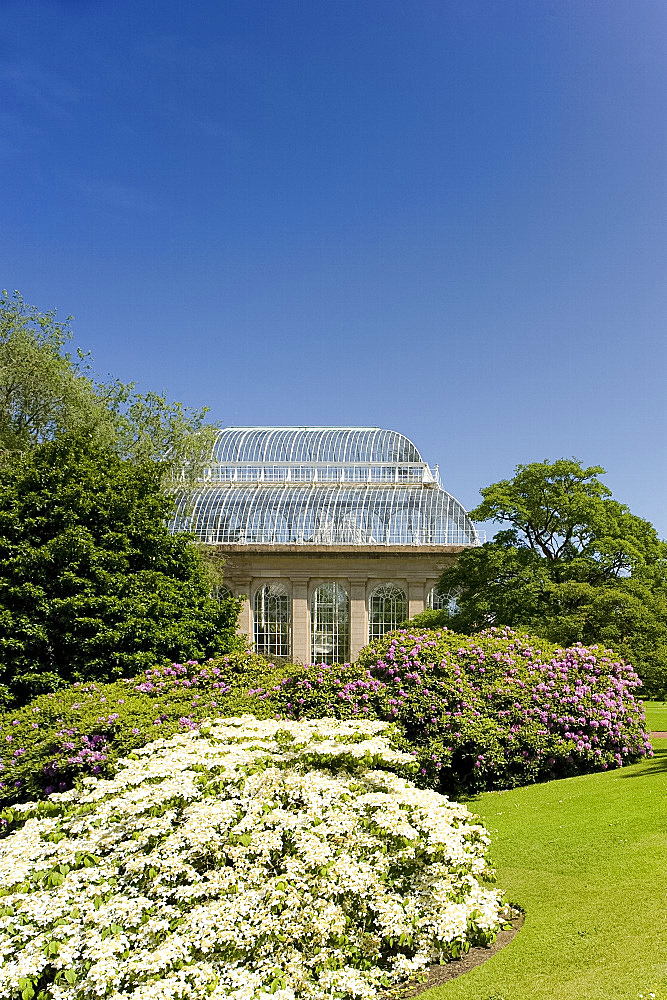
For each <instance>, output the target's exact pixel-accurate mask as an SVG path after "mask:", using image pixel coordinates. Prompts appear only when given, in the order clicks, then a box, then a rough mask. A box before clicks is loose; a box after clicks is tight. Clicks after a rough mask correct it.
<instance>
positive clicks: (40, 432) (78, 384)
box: [0, 291, 111, 456]
mask: <svg viewBox="0 0 667 1000" xmlns="http://www.w3.org/2000/svg"><path fill="white" fill-rule="evenodd" d="M71 336H72V334H71V330H70V328H69V320H66V321H65V322H64V323H61V322H58V321H57V319H56V314H55V312H46V313H40V312H39V311H38V310H37V309H36V308H35V307H34V306H29V305H27V304H26V303H25V302H24V301H23V299H22V298H21V296H20V295H19V294H18V292H15V293H14V295H13V296H9V295H8V294H7V292H4V291H3V292H2V293H0V455H5V456H6V455H8V454H13V453H17V452H23V451H25V450H27V449H29V448H34V447H36V446H37V445H39V444H41V443H43V442H44V441H46V440H49V439H51V438H53V437H54V436H55V435H57V434H60V433H63V432H66V431H76V430H81V429H82V428H86V429H87V430H89V432H93V431H95V432H96V433H97V434H99V435H101V436H102V437H103V438H105V437H109V436H110V434H111V421H110V418H109V415H108V414H107V412H106V411H105V409H104V407H103V406H101V405H100V401H99V399H98V396H97V393H96V391H95V387H94V385H93V383H92V381H91V379H90V377H89V371H88V366H87V362H86V358H85V357H84V356H83V355H81V354H79V355H78V356H77V357H76V358H73V357H72V355H71V354H70V353H68V352H66V350H65V346H66V344H67V342H68V340H69V339H70V338H71Z"/></svg>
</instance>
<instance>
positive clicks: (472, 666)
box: [249, 629, 652, 794]
mask: <svg viewBox="0 0 667 1000" xmlns="http://www.w3.org/2000/svg"><path fill="white" fill-rule="evenodd" d="M639 683H640V682H639V680H638V678H637V675H636V674H635V672H634V670H633V669H632V668H631V667H630V666H628V665H627V664H625V663H624V662H623V661H621V660H619V659H618V658H617V657H615V656H614V654H613V653H612V652H610V651H609V650H606V649H603V648H601V647H597V646H593V647H590V648H585V647H583V646H580V645H578V646H573V647H571V648H569V649H558V648H557V647H555V646H551V645H550V644H548V643H545V642H542V641H541V640H537V639H532V638H531V637H529V636H522V635H518V634H516V633H515V632H513V631H511V630H510V629H503V630H498V629H489V630H488V631H486V632H483V633H481V634H479V635H476V636H473V637H466V636H462V635H458V634H456V633H454V632H450V631H448V630H446V629H444V630H441V631H438V632H431V631H418V630H404V631H397V632H393V633H390V634H388V635H387V636H384V637H383V638H382V639H381V640H379V641H377V642H374V643H373V644H372V645H371V646H367V647H366V648H365V649H364V650H362V652H361V654H360V656H359V659H358V660H357V662H356V663H355V664H353V665H351V664H344V665H342V666H340V665H337V666H334V667H327V666H326V665H323V664H322V665H320V666H314V667H308V668H302V669H297V670H295V671H293V672H292V673H291V674H288V675H285V676H283V677H280V678H278V677H273V678H272V683H271V685H270V686H269V687H267V688H260V689H257V688H255V689H253V690H251V691H250V692H249V697H250V699H251V700H250V702H249V707H250V708H251V710H254V709H253V708H252V706H253V705H255V704H262V703H265V704H266V703H271V704H272V705H274V706H276V708H277V709H278V710H279V711H281V712H283V713H284V714H285V715H286V716H287V717H288V718H309V717H316V716H318V715H326V714H329V715H332V716H335V717H337V718H354V717H357V718H358V717H359V716H366V717H367V718H379V719H387V720H390V721H396V722H399V723H400V724H401V726H402V728H403V731H404V733H405V736H406V738H407V740H408V742H409V744H410V745H411V746H412V747H414V748H415V750H416V752H417V756H418V759H419V763H420V774H419V776H418V779H417V780H419V781H420V782H421V783H422V784H424V785H428V786H431V787H435V788H439V789H441V790H443V791H447V792H448V793H457V794H460V793H468V794H469V793H475V792H479V791H482V790H485V789H494V788H510V787H514V786H516V785H523V784H528V783H530V782H534V781H541V780H546V779H549V778H556V777H565V776H568V775H574V774H579V773H584V772H588V771H596V770H606V769H607V768H609V767H619V766H621V765H622V764H624V763H630V762H631V761H633V760H637V759H639V758H640V757H642V756H644V755H646V754H650V753H651V752H652V751H651V747H650V742H649V740H648V737H647V735H646V732H645V728H644V714H643V711H642V709H641V705H640V704H638V703H637V702H636V701H635V698H634V694H633V692H634V691H635V690H636V688H637V687H638V686H639Z"/></svg>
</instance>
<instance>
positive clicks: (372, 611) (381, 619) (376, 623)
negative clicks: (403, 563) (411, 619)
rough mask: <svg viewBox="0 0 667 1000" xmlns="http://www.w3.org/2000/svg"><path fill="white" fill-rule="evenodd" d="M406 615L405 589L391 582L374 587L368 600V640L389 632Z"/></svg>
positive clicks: (404, 618) (370, 640) (403, 619)
mask: <svg viewBox="0 0 667 1000" xmlns="http://www.w3.org/2000/svg"><path fill="white" fill-rule="evenodd" d="M407 617H408V599H407V597H406V595H405V591H404V590H401V588H400V587H395V586H394V585H393V584H383V585H382V586H381V587H376V588H375V590H374V591H373V593H372V594H371V596H370V600H369V602H368V641H369V642H372V641H373V639H379V638H380V636H382V635H384V634H385V632H391V631H392V629H395V628H396V627H397V626H398V625H400V623H401V622H404V621H405V620H406V618H407Z"/></svg>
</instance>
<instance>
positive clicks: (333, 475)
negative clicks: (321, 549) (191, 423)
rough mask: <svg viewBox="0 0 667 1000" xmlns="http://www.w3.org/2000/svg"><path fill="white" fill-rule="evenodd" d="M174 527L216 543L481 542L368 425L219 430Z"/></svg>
mask: <svg viewBox="0 0 667 1000" xmlns="http://www.w3.org/2000/svg"><path fill="white" fill-rule="evenodd" d="M171 527H172V530H186V531H190V532H192V533H193V534H195V535H196V537H197V538H198V539H199V540H200V541H203V542H208V543H213V544H216V543H217V544H230V543H232V544H234V543H236V544H258V545H274V544H289V543H292V544H298V545H308V544H320V545H327V544H347V545H476V544H478V539H477V533H476V531H475V527H474V525H473V523H472V521H471V520H470V518H469V517H468V515H467V514H466V512H465V510H464V509H463V507H462V506H461V504H460V503H459V502H458V500H455V499H454V497H452V496H451V495H450V494H449V493H447V492H446V491H445V490H444V489H443V488H442V485H441V484H440V480H439V477H438V473H437V469H435V470H432V469H430V468H429V466H428V465H427V464H426V463H425V462H424V460H423V458H422V457H421V455H420V454H419V452H418V451H417V449H416V448H415V446H414V445H413V444H412V442H411V441H409V440H408V438H406V437H404V435H402V434H398V433H397V432H396V431H388V430H381V429H380V428H369V427H227V428H225V429H223V430H221V431H220V433H219V434H218V436H217V438H216V441H215V444H214V447H213V453H212V456H211V463H210V465H209V467H208V468H207V469H206V470H205V473H204V478H203V481H202V482H201V484H199V485H198V486H196V487H194V488H193V489H190V490H187V491H185V490H182V491H180V492H179V494H178V508H177V513H176V516H175V517H174V519H173V522H172V525H171Z"/></svg>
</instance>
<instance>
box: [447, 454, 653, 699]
mask: <svg viewBox="0 0 667 1000" xmlns="http://www.w3.org/2000/svg"><path fill="white" fill-rule="evenodd" d="M603 474H604V469H602V468H601V467H599V466H592V467H590V468H583V467H582V466H581V464H580V463H579V462H578V461H576V460H574V459H559V460H558V461H555V462H551V463H549V462H546V461H545V462H535V463H532V464H530V465H520V466H518V467H517V469H516V471H515V475H514V477H513V478H512V479H507V480H502V481H501V482H498V483H494V484H493V485H491V486H488V487H486V488H485V489H482V490H481V494H482V497H483V500H482V503H481V504H480V505H479V506H478V507H477V508H476V509H475V510H473V511H471V512H470V516H471V517H472V518H473V519H474V520H477V521H484V520H494V521H499V522H501V523H502V524H504V525H506V526H507V527H505V528H503V529H502V530H501V531H499V532H498V533H497V535H496V537H495V538H494V540H493V541H492V542H488V543H487V544H485V545H482V546H480V547H479V548H474V549H467V550H465V551H464V552H462V553H461V555H460V556H459V559H458V561H457V563H456V565H455V566H454V567H452V568H450V569H448V570H446V571H445V572H444V573H443V575H442V577H441V580H440V583H439V586H440V588H441V589H442V590H449V589H454V590H455V591H456V592H457V595H458V596H457V608H456V609H455V611H454V612H453V614H451V615H448V614H447V613H445V614H444V615H443V620H444V618H446V619H447V624H448V625H450V627H453V628H455V629H456V630H457V631H461V632H466V633H467V632H474V631H479V630H481V629H483V628H487V627H488V626H489V625H510V626H512V627H518V628H525V629H527V630H529V631H531V632H534V633H535V634H537V635H541V636H543V637H544V638H546V639H549V640H551V641H553V642H557V643H560V644H562V645H571V644H573V643H575V642H583V643H586V644H590V643H595V642H602V643H604V644H605V645H610V646H612V647H613V648H614V649H615V650H617V651H618V652H619V653H620V654H621V655H623V656H624V657H625V658H626V659H628V660H630V661H631V662H632V663H633V664H634V666H635V667H636V668H637V670H638V672H639V673H640V675H641V676H642V678H643V680H644V685H645V693H647V694H653V695H656V696H657V695H660V694H661V693H664V691H665V688H666V687H667V545H665V543H664V542H662V541H661V540H660V539H659V537H658V535H657V534H656V531H655V529H654V528H653V526H652V525H651V524H650V523H649V522H648V521H645V520H643V519H642V518H640V517H637V516H636V515H634V514H632V513H631V512H630V510H629V509H628V508H627V507H626V506H625V505H624V504H622V503H619V502H618V501H616V500H614V499H613V498H612V496H611V491H610V490H609V489H608V487H607V486H606V485H605V484H604V483H602V482H601V481H600V478H599V477H600V476H601V475H603Z"/></svg>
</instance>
